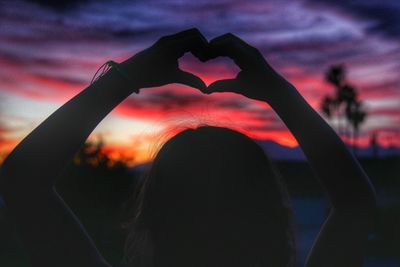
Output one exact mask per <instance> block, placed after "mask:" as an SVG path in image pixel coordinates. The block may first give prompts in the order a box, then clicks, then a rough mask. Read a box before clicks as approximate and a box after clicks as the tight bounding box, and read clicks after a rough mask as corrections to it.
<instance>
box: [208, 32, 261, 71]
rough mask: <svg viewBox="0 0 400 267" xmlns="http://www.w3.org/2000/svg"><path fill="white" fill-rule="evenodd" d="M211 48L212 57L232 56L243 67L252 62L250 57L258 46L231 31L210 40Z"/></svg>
mask: <svg viewBox="0 0 400 267" xmlns="http://www.w3.org/2000/svg"><path fill="white" fill-rule="evenodd" d="M210 48H211V50H212V57H217V56H227V57H230V58H231V59H233V61H234V62H235V63H236V64H237V65H238V66H239V67H240V68H242V69H243V68H245V67H246V66H248V65H249V64H250V59H251V57H252V56H253V52H254V50H256V48H254V47H252V46H250V45H249V44H247V43H246V42H245V41H243V40H242V39H240V38H239V37H237V36H235V35H233V34H231V33H227V34H224V35H221V36H218V37H216V38H214V39H212V40H211V41H210Z"/></svg>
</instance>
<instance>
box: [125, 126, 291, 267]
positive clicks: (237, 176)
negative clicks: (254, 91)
mask: <svg viewBox="0 0 400 267" xmlns="http://www.w3.org/2000/svg"><path fill="white" fill-rule="evenodd" d="M137 188H138V190H137V191H136V194H135V196H134V201H135V202H134V203H135V207H134V209H133V218H132V219H131V221H130V224H129V227H128V229H129V233H128V236H127V240H126V245H125V262H126V263H128V264H129V265H128V266H132V267H133V266H135V267H153V266H154V267H158V266H168V267H180V266H185V267H188V266H190V267H200V266H201V267H214V266H215V267H221V266H226V267H228V266H229V267H235V266H237V267H239V266H240V267H253V266H254V267H256V266H269V267H271V266H273V267H287V266H293V265H294V262H295V246H294V235H293V228H292V213H291V208H290V205H289V200H288V194H287V191H286V186H285V185H284V184H283V181H282V179H281V178H280V176H279V175H278V174H277V172H276V171H275V169H274V167H273V165H272V164H271V162H270V160H269V159H268V157H267V155H266V154H265V153H264V151H263V150H262V148H261V147H260V146H259V145H258V144H257V143H256V142H254V141H253V140H252V139H250V138H249V137H247V136H246V135H244V134H241V133H239V132H236V131H234V130H231V129H227V128H223V127H214V126H201V127H198V128H195V129H186V130H184V131H182V132H180V133H178V134H177V135H175V136H174V137H172V138H171V139H169V140H168V141H167V142H166V143H165V144H164V145H163V146H162V148H161V149H160V150H159V152H158V154H157V155H156V157H155V158H154V160H153V162H152V165H151V167H150V168H149V170H148V172H147V173H146V175H145V176H144V177H143V179H142V180H141V184H140V186H138V187H137Z"/></svg>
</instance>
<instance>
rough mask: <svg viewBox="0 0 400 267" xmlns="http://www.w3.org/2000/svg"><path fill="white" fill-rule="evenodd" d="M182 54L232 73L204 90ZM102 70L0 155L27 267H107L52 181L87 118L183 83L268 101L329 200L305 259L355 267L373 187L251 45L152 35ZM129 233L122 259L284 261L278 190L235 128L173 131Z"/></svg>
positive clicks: (170, 263) (285, 237)
mask: <svg viewBox="0 0 400 267" xmlns="http://www.w3.org/2000/svg"><path fill="white" fill-rule="evenodd" d="M188 51H191V52H192V53H193V54H194V55H195V56H196V57H198V58H199V59H201V60H202V61H206V60H208V59H210V58H214V57H217V56H227V57H230V58H232V59H233V60H234V61H235V63H236V64H237V65H238V66H239V67H240V68H241V71H240V73H239V74H238V75H237V77H236V78H235V79H230V80H222V81H217V82H214V83H213V84H211V85H210V86H209V87H208V88H207V87H206V86H205V84H204V83H203V82H202V81H201V79H199V78H198V77H196V76H194V75H193V74H190V73H187V72H183V71H181V70H180V69H179V68H178V62H177V60H178V58H179V57H181V56H182V55H183V54H184V53H185V52H188ZM120 68H122V69H123V70H124V71H125V72H127V73H129V74H130V75H131V78H132V81H133V82H131V83H129V82H127V81H128V80H127V79H125V78H124V77H123V76H122V75H121V73H119V72H118V71H117V70H116V69H115V68H112V69H111V70H110V71H109V72H107V73H106V74H105V75H104V76H103V77H101V78H100V79H99V80H98V81H96V82H95V83H93V84H92V85H90V86H89V87H88V88H86V89H85V90H83V91H82V92H81V93H79V94H78V95H77V96H75V97H74V98H72V99H71V100H70V101H68V102H67V103H66V104H65V105H63V106H62V107H61V108H59V109H58V110H57V111H56V112H54V113H53V114H52V115H51V116H50V117H49V118H47V119H46V120H45V121H44V122H43V123H42V124H41V125H39V126H38V127H37V128H36V129H35V130H34V131H33V132H32V133H30V134H29V135H28V136H27V137H26V138H25V139H24V140H23V141H22V142H21V143H20V144H19V145H18V146H17V147H16V148H15V149H14V151H13V152H12V153H11V154H10V155H9V156H8V158H7V159H6V160H5V162H4V164H3V167H2V169H1V171H2V173H1V176H0V177H1V183H2V187H1V190H2V194H3V195H4V199H5V202H6V205H7V207H8V209H9V213H10V214H11V215H12V216H13V218H14V220H15V222H16V224H17V227H18V229H19V231H20V234H21V238H22V239H23V242H24V245H25V247H26V249H27V251H28V252H29V255H30V259H31V262H32V265H33V266H38V267H39V266H40V267H42V266H96V267H101V266H110V265H109V264H108V263H106V261H105V260H104V259H103V257H102V256H101V255H100V254H99V252H98V250H97V249H96V247H95V245H94V243H93V241H92V240H91V239H90V237H89V236H88V234H87V233H86V231H85V230H84V228H83V226H82V225H81V224H80V223H79V220H78V219H77V218H76V217H75V216H74V215H73V213H72V212H71V211H70V210H69V208H68V207H67V205H66V204H65V203H64V202H63V200H62V199H61V197H60V196H59V195H58V194H57V192H56V191H55V190H54V182H55V179H56V177H57V175H58V174H59V173H60V171H61V170H62V169H63V167H64V166H65V165H66V164H67V163H68V162H70V160H71V159H72V158H73V156H74V155H75V153H76V152H77V151H78V150H79V148H80V147H81V146H82V145H83V144H84V141H85V140H86V138H87V137H88V135H89V134H90V133H91V132H92V131H93V129H94V128H95V127H96V126H97V124H98V123H99V122H100V121H101V120H102V119H103V118H104V117H105V116H106V115H107V114H108V113H109V112H110V111H111V110H112V109H113V108H115V107H116V106H117V105H118V104H119V103H121V102H122V101H123V100H124V99H125V98H126V97H128V96H129V95H130V94H131V93H132V92H133V91H136V90H138V89H139V88H140V89H142V88H146V87H154V86H161V85H165V84H169V83H183V84H186V85H189V86H192V87H195V88H198V89H200V90H201V91H202V92H204V93H214V92H235V93H238V94H241V95H243V96H246V97H248V98H251V99H255V100H259V101H264V102H267V103H269V104H270V105H271V107H272V108H273V109H274V110H275V111H276V112H277V113H278V115H279V116H280V117H281V119H282V120H283V121H284V122H285V124H286V125H287V127H288V128H289V129H290V131H291V132H292V133H293V135H294V136H295V138H296V139H297V140H298V142H299V144H300V145H301V147H302V149H303V151H304V153H305V155H306V156H307V158H308V161H309V163H310V164H311V166H312V168H313V169H314V171H315V173H316V175H317V177H318V178H319V181H320V182H321V183H322V185H323V186H324V188H325V189H326V193H327V194H328V197H329V199H330V201H331V206H332V207H331V212H330V214H329V216H328V218H327V219H326V222H325V223H324V225H323V227H322V229H321V231H320V233H319V235H318V238H317V240H316V241H315V244H314V246H313V248H312V250H311V252H310V254H309V256H308V259H307V263H306V266H308V267H311V266H316V267H321V266H335V267H338V266H341V267H345V266H348V267H356V266H361V265H362V262H363V250H364V245H365V242H366V240H367V236H368V232H369V230H370V227H371V223H372V219H373V214H374V209H375V194H374V190H373V187H372V186H371V184H370V181H369V179H368V177H367V175H366V174H365V173H364V171H363V170H362V168H361V167H360V165H359V164H358V162H357V161H356V160H355V159H354V157H353V156H352V155H351V153H349V151H348V150H347V148H346V146H345V145H344V144H343V142H342V141H341V139H340V138H339V137H338V136H337V135H336V133H335V132H334V131H333V130H332V129H331V128H330V127H329V126H328V125H327V124H326V123H325V121H324V120H323V119H322V118H321V117H320V116H319V115H318V114H317V113H316V112H315V111H314V110H313V109H312V108H311V107H310V106H309V105H308V104H307V102H306V101H305V100H304V99H303V98H302V97H301V95H300V94H299V93H298V92H297V90H296V89H295V88H294V87H293V86H292V85H291V84H290V83H289V82H288V81H286V80H285V79H283V78H282V77H281V76H280V75H279V74H278V73H276V72H275V71H274V70H273V69H272V68H271V67H270V66H269V65H268V63H267V62H266V61H265V60H264V58H263V56H262V55H261V53H260V52H259V51H258V50H257V49H255V48H253V47H251V46H250V45H248V44H247V43H245V42H244V41H242V40H240V39H239V38H237V37H236V36H234V35H232V34H226V35H222V36H220V37H217V38H215V39H213V40H211V41H210V42H209V43H208V42H207V40H206V39H205V38H204V37H203V36H202V35H201V33H200V32H199V31H198V30H196V29H192V30H187V31H184V32H180V33H177V34H175V35H171V36H166V37H162V38H161V39H160V40H159V41H157V42H156V43H155V44H154V45H153V46H151V47H150V48H148V49H146V50H144V51H142V52H140V53H138V54H137V55H135V56H133V57H132V58H130V59H128V60H126V61H125V62H123V63H121V64H120ZM136 206H137V207H136V217H135V219H134V220H133V222H132V225H131V230H132V231H131V234H129V236H128V238H127V246H126V248H127V249H126V253H127V255H126V258H127V259H128V260H129V261H130V265H129V266H133V267H135V266H137V267H141V266H145V267H150V266H155V267H164V266H165V267H200V266H201V267H206V266H207V267H214V266H215V267H228V266H229V267H232V266H238V267H239V266H241V267H250V266H274V267H283V266H291V265H293V264H294V263H293V262H292V259H294V247H293V236H292V231H291V220H290V209H289V206H288V203H287V196H286V189H285V187H284V186H283V184H282V183H281V181H280V179H279V176H277V175H276V174H275V172H274V170H273V168H272V167H271V165H270V162H269V160H268V158H267V156H266V155H265V154H264V153H263V151H262V149H261V148H260V147H259V146H258V145H256V144H255V143H254V142H253V141H252V140H251V139H249V138H248V137H246V136H244V135H243V134H240V133H237V132H235V131H232V130H229V129H226V128H219V127H211V126H203V127H199V128H196V129H188V130H185V131H183V132H181V133H179V134H177V135H176V136H175V137H173V138H171V139H170V140H169V141H168V142H167V143H166V144H165V145H164V146H163V147H162V148H161V150H160V151H159V153H158V155H157V156H156V158H155V160H154V162H153V165H152V167H151V169H150V171H149V173H148V176H147V178H146V179H145V180H144V183H143V186H142V190H141V191H140V194H139V197H138V199H137V203H136Z"/></svg>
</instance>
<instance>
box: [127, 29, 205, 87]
mask: <svg viewBox="0 0 400 267" xmlns="http://www.w3.org/2000/svg"><path fill="white" fill-rule="evenodd" d="M208 51H209V44H208V42H207V40H206V38H204V36H203V35H202V34H201V33H200V31H199V30H197V29H189V30H186V31H182V32H179V33H176V34H173V35H168V36H164V37H161V38H160V39H159V40H158V41H157V42H156V43H155V44H154V45H152V46H151V47H149V48H147V49H145V50H143V51H141V52H139V53H138V54H136V55H134V56H133V57H131V58H129V59H128V60H126V61H124V62H122V63H121V67H123V68H125V70H126V71H127V73H129V74H131V75H132V80H133V81H134V82H135V84H136V85H137V88H146V87H157V86H162V85H166V84H170V83H181V84H185V85H189V86H191V87H194V88H197V89H199V90H200V91H202V92H205V90H206V88H207V86H206V85H205V83H204V82H203V81H202V80H201V79H200V78H199V77H197V76H196V75H194V74H191V73H189V72H186V71H183V70H181V69H179V65H178V59H179V58H180V57H182V56H183V55H184V54H185V53H186V52H191V53H192V54H193V55H194V56H195V57H197V58H198V59H200V60H201V61H203V62H204V61H206V60H207V58H208V57H209V56H207V52H208Z"/></svg>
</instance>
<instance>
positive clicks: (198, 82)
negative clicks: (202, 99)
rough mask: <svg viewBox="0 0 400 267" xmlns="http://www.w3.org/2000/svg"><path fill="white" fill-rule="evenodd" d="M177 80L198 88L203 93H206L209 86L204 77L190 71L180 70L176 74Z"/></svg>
mask: <svg viewBox="0 0 400 267" xmlns="http://www.w3.org/2000/svg"><path fill="white" fill-rule="evenodd" d="M175 82H176V83H181V84H185V85H189V86H191V87H194V88H197V89H199V90H200V91H201V92H203V93H205V90H206V89H207V86H206V84H205V83H204V82H203V80H202V79H200V78H199V77H197V76H196V75H194V74H192V73H190V72H187V71H183V70H179V72H178V73H177V75H176V78H175Z"/></svg>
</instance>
